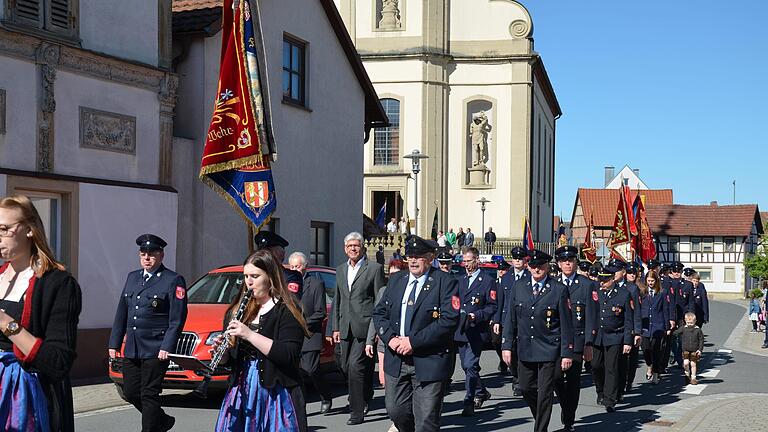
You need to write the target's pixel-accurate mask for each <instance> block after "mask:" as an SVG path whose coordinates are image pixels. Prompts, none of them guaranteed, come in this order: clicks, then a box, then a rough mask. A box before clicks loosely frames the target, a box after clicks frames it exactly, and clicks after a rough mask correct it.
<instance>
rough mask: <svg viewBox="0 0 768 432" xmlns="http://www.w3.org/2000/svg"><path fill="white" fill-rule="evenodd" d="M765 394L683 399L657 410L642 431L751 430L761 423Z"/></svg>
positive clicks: (714, 431)
mask: <svg viewBox="0 0 768 432" xmlns="http://www.w3.org/2000/svg"><path fill="white" fill-rule="evenodd" d="M766 400H768V393H722V394H716V395H711V396H700V397H695V398H691V399H685V400H682V401H679V402H675V403H674V404H671V405H667V406H664V407H662V408H661V409H659V411H658V412H657V413H656V415H655V416H654V417H656V420H655V421H652V422H650V423H646V424H644V425H642V426H641V427H640V428H639V429H638V430H640V431H642V432H694V431H695V432H722V431H752V430H757V429H755V425H759V424H762V423H761V422H762V421H763V416H762V412H763V410H764V409H765V406H764V405H765V401H766Z"/></svg>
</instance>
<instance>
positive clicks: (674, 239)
mask: <svg viewBox="0 0 768 432" xmlns="http://www.w3.org/2000/svg"><path fill="white" fill-rule="evenodd" d="M673 244H674V245H675V247H674V248H673V247H672V245H673ZM667 248H668V250H669V252H670V253H680V237H679V236H670V237H667Z"/></svg>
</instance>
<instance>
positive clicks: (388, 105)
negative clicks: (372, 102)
mask: <svg viewBox="0 0 768 432" xmlns="http://www.w3.org/2000/svg"><path fill="white" fill-rule="evenodd" d="M381 105H382V106H383V107H384V112H386V113H387V117H388V118H389V126H388V127H384V128H376V130H375V132H374V135H373V164H374V165H398V164H399V163H400V101H399V100H397V99H382V100H381Z"/></svg>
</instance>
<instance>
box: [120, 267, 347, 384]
mask: <svg viewBox="0 0 768 432" xmlns="http://www.w3.org/2000/svg"><path fill="white" fill-rule="evenodd" d="M307 273H308V274H310V275H312V276H314V277H318V278H320V280H322V281H323V285H325V292H326V296H325V298H326V310H327V311H328V315H329V316H330V314H331V304H332V299H333V290H334V288H335V287H336V269H334V268H331V267H322V266H309V267H307ZM242 275H243V266H241V265H238V266H228V267H221V268H218V269H215V270H211V271H210V272H208V273H207V274H206V275H205V276H203V277H201V278H200V279H198V280H197V281H196V282H195V283H194V284H192V286H190V287H189V289H188V290H187V301H188V307H187V321H186V323H185V324H184V330H183V331H182V333H181V337H179V341H178V343H177V344H176V354H183V355H191V356H194V357H197V358H198V359H199V360H200V361H202V362H203V363H208V362H210V360H211V355H210V354H209V353H208V350H209V349H211V345H212V343H213V339H214V338H215V337H216V336H218V335H219V334H221V330H222V328H221V327H222V323H223V321H224V314H225V313H226V311H227V308H228V307H229V305H230V304H231V303H232V302H233V301H234V299H235V298H236V297H237V296H238V294H239V292H238V291H237V289H236V288H235V287H236V285H237V284H236V281H237V279H238V278H239V277H242ZM327 322H328V320H327V319H326V321H325V322H324V323H323V330H324V331H325V328H326V324H327ZM121 351H122V350H121ZM320 365H321V368H324V369H325V368H335V358H334V352H333V345H332V344H331V342H329V341H328V339H325V343H324V344H323V350H322V352H321V353H320ZM221 369H222V370H221V372H222V373H221V374H217V375H214V376H213V377H212V378H211V382H210V386H209V388H220V389H221V388H226V386H227V378H228V371H227V370H226V369H224V368H221ZM109 377H110V378H111V379H112V381H114V382H115V384H116V385H117V387H118V392H119V393H120V395H121V396H122V394H123V393H122V385H123V374H122V362H119V361H113V362H110V366H109ZM202 379H203V377H202V376H201V375H199V374H197V373H195V372H193V371H189V370H184V369H182V368H181V367H179V366H178V365H176V364H174V363H173V362H171V364H170V366H169V367H168V371H167V372H166V373H165V381H164V382H163V387H164V388H173V389H194V388H196V387H197V386H198V385H199V384H200V382H201V381H202Z"/></svg>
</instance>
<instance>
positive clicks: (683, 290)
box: [678, 279, 693, 319]
mask: <svg viewBox="0 0 768 432" xmlns="http://www.w3.org/2000/svg"><path fill="white" fill-rule="evenodd" d="M680 296H681V297H682V301H681V297H678V308H679V311H678V312H679V313H680V319H683V316H684V315H685V313H686V312H688V311H689V310H691V301H692V300H693V282H691V281H689V280H685V279H680Z"/></svg>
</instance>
